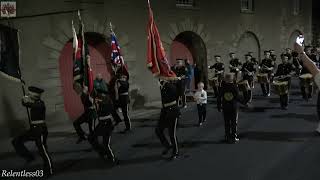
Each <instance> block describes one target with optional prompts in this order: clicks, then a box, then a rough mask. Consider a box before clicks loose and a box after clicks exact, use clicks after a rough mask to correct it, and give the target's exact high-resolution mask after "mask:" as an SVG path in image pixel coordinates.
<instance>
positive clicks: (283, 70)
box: [275, 54, 294, 110]
mask: <svg viewBox="0 0 320 180" xmlns="http://www.w3.org/2000/svg"><path fill="white" fill-rule="evenodd" d="M281 59H282V63H281V64H279V66H278V69H277V72H276V74H275V79H278V80H279V81H281V82H287V85H286V87H287V91H285V92H283V93H279V95H280V105H281V108H282V109H284V110H287V109H288V104H289V94H290V86H291V75H293V74H294V66H293V64H291V63H289V56H288V55H287V54H282V55H281Z"/></svg>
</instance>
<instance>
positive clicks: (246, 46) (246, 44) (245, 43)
mask: <svg viewBox="0 0 320 180" xmlns="http://www.w3.org/2000/svg"><path fill="white" fill-rule="evenodd" d="M237 49H238V52H237V53H238V58H239V59H240V60H241V61H244V60H243V59H244V55H245V54H247V53H248V52H253V56H254V57H255V58H257V59H258V60H260V58H261V49H260V43H259V40H258V38H257V36H256V35H255V34H254V33H253V32H249V31H247V32H245V33H244V34H243V35H242V36H241V37H240V39H239V43H238V48H237Z"/></svg>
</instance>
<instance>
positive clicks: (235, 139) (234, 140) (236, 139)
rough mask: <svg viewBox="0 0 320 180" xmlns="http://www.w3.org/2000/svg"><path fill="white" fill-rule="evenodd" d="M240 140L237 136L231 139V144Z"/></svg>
mask: <svg viewBox="0 0 320 180" xmlns="http://www.w3.org/2000/svg"><path fill="white" fill-rule="evenodd" d="M239 141H240V140H239V138H234V139H233V140H232V144H236V143H238V142H239Z"/></svg>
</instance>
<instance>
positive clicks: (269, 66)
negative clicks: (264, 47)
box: [260, 51, 275, 97]
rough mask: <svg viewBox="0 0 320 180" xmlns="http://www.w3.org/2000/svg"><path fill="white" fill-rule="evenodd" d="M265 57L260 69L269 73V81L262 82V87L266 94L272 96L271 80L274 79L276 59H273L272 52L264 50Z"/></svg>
mask: <svg viewBox="0 0 320 180" xmlns="http://www.w3.org/2000/svg"><path fill="white" fill-rule="evenodd" d="M264 55H265V59H263V60H262V61H261V64H260V71H261V73H266V74H268V82H267V83H261V89H262V93H263V95H264V96H266V97H268V96H270V81H271V80H272V76H273V69H274V66H275V63H274V61H273V60H272V59H271V56H270V52H269V51H264Z"/></svg>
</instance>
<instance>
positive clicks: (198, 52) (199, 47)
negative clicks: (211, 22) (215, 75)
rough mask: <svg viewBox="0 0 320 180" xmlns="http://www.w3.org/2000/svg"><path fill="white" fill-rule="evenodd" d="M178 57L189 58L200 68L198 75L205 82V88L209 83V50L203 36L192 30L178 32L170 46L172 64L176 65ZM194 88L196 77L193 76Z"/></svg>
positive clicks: (191, 62) (193, 86) (170, 61)
mask: <svg viewBox="0 0 320 180" xmlns="http://www.w3.org/2000/svg"><path fill="white" fill-rule="evenodd" d="M177 59H188V60H189V62H190V64H192V65H194V64H196V66H197V67H198V69H199V74H197V73H196V72H195V75H196V76H199V79H200V80H201V81H203V82H204V83H205V88H207V84H208V65H207V50H206V46H205V43H204V41H203V40H202V38H201V37H200V36H199V35H198V34H196V33H195V32H192V31H184V32H181V33H180V34H178V35H177V36H176V37H175V39H174V40H173V42H172V44H171V46H170V58H169V63H170V65H174V64H175V63H176V60H177ZM192 79H193V81H192V88H195V83H194V82H195V81H194V79H195V78H192Z"/></svg>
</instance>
